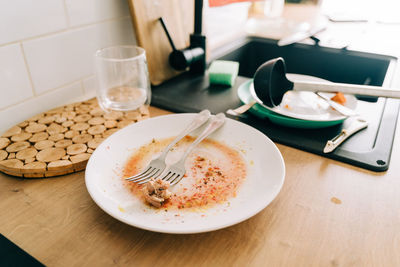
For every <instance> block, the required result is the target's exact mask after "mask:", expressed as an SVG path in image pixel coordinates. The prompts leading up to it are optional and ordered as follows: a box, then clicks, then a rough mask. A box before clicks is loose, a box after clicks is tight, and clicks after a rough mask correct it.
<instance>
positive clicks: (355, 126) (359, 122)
mask: <svg viewBox="0 0 400 267" xmlns="http://www.w3.org/2000/svg"><path fill="white" fill-rule="evenodd" d="M367 126H368V122H367V121H365V120H363V119H361V118H357V119H356V120H355V121H354V122H353V123H352V124H351V125H350V126H349V128H347V129H342V131H341V132H340V133H339V134H338V135H336V136H335V137H334V138H332V139H331V140H329V141H328V142H326V145H325V148H324V153H329V152H332V151H333V150H335V149H336V148H337V147H338V146H339V145H340V144H341V143H343V142H344V141H345V140H346V139H347V138H349V137H350V136H352V135H353V134H355V133H356V132H358V131H361V130H362V129H364V128H366V127H367Z"/></svg>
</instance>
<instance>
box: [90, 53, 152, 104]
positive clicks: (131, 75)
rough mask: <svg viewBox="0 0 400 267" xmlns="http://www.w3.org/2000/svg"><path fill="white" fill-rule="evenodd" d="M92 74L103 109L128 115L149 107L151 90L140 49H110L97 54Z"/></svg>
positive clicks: (143, 54) (144, 57)
mask: <svg viewBox="0 0 400 267" xmlns="http://www.w3.org/2000/svg"><path fill="white" fill-rule="evenodd" d="M95 74H96V78H97V99H98V102H99V105H100V107H101V108H102V109H104V110H106V111H109V110H120V111H129V110H135V109H137V108H139V107H140V106H142V105H149V104H150V99H151V87H150V79H149V73H148V69H147V60H146V52H145V50H144V49H143V48H141V47H136V46H113V47H108V48H104V49H100V50H98V51H96V53H95Z"/></svg>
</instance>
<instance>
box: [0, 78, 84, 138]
mask: <svg viewBox="0 0 400 267" xmlns="http://www.w3.org/2000/svg"><path fill="white" fill-rule="evenodd" d="M84 99H87V98H85V95H84V94H83V89H82V82H80V81H78V82H75V83H73V84H70V85H67V86H65V87H62V88H58V89H56V90H53V91H51V92H50V93H48V94H44V95H41V96H38V97H35V98H31V99H29V100H27V101H24V102H21V103H19V104H17V105H14V106H12V107H10V108H8V109H6V110H3V111H1V112H0V121H1V124H0V132H4V131H5V130H7V129H8V128H10V127H12V126H14V125H15V124H16V123H18V122H21V121H23V120H26V119H28V118H30V117H32V116H33V115H35V114H39V113H41V112H45V111H46V110H49V109H52V108H56V107H58V106H62V105H65V104H69V103H73V102H77V101H82V100H84Z"/></svg>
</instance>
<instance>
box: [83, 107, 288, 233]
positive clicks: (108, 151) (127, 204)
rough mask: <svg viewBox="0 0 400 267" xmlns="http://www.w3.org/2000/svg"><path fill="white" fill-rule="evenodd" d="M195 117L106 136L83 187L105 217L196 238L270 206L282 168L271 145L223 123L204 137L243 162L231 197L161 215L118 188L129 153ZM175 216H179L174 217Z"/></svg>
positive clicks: (253, 132) (176, 131)
mask: <svg viewBox="0 0 400 267" xmlns="http://www.w3.org/2000/svg"><path fill="white" fill-rule="evenodd" d="M194 116H195V114H191V113H190V114H189V113H186V114H173V115H166V116H160V117H155V118H151V119H147V120H144V121H141V122H138V123H135V124H132V125H129V126H127V127H125V128H123V129H121V130H119V131H118V132H116V133H114V134H113V135H111V136H110V137H108V138H107V139H106V140H105V141H103V143H102V144H101V145H100V146H99V147H98V148H97V149H96V150H95V152H94V153H93V155H92V156H91V158H90V160H89V162H88V164H87V167H86V173H85V181H86V187H87V190H88V192H89V194H90V196H91V197H92V198H93V200H94V201H95V202H96V204H97V205H98V206H99V207H100V208H102V209H103V210H104V211H105V212H106V213H108V214H109V215H111V216H113V217H114V218H116V219H118V220H120V221H121V222H124V223H127V224H129V225H132V226H135V227H138V228H142V229H146V230H150V231H155V232H164V233H177V234H184V233H199V232H207V231H213V230H217V229H221V228H224V227H228V226H231V225H234V224H237V223H240V222H242V221H244V220H246V219H248V218H250V217H252V216H254V215H255V214H257V213H258V212H260V211H261V210H263V209H264V208H265V207H267V206H268V205H269V203H271V201H273V200H274V199H275V197H276V196H277V195H278V193H279V192H280V190H281V188H282V185H283V182H284V177H285V165H284V161H283V158H282V155H281V153H280V152H279V150H278V148H277V147H276V146H275V144H274V143H273V142H272V141H271V140H270V139H269V138H268V137H266V136H265V135H264V134H262V133H261V132H259V131H258V130H256V129H254V128H252V127H250V126H248V125H246V124H243V123H241V122H238V121H235V120H232V119H227V120H226V123H225V124H224V126H223V127H222V128H220V129H219V130H217V131H216V132H214V133H213V134H212V135H211V136H210V137H209V138H210V139H214V140H216V141H219V142H222V143H224V144H226V145H229V146H230V147H231V148H234V149H235V150H237V151H239V152H240V153H241V155H242V157H243V159H244V160H245V162H246V163H247V177H246V180H245V181H244V183H243V184H242V185H241V187H240V188H239V191H238V194H237V196H236V197H235V198H231V199H229V202H226V203H222V204H219V205H217V206H214V207H212V208H208V209H206V210H204V211H201V212H200V211H182V210H178V211H170V212H163V211H160V210H157V209H154V208H149V207H148V206H147V205H145V204H143V203H142V201H141V200H139V199H138V198H137V197H136V196H135V195H133V194H132V193H131V192H130V191H129V190H128V189H127V188H126V187H125V186H124V184H123V180H122V175H121V170H122V168H123V166H124V164H125V162H126V161H127V160H128V158H129V157H130V156H131V155H132V153H133V150H134V149H136V148H139V147H141V146H142V145H144V144H146V143H149V142H150V141H151V140H152V139H153V138H155V139H162V138H168V137H173V136H176V135H178V134H179V133H180V131H181V130H182V129H183V128H184V127H185V126H186V125H187V124H188V123H189V122H190V121H191V120H192V119H193V117H194ZM176 215H179V216H176Z"/></svg>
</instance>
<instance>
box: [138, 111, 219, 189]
mask: <svg viewBox="0 0 400 267" xmlns="http://www.w3.org/2000/svg"><path fill="white" fill-rule="evenodd" d="M224 123H225V115H224V114H223V113H219V114H217V115H215V116H212V118H211V120H210V123H209V124H208V125H207V127H206V129H205V130H204V131H203V132H202V133H201V134H200V135H199V136H198V137H197V138H196V140H194V142H193V143H192V144H190V146H189V147H188V148H187V149H186V151H185V153H184V154H183V155H182V157H181V159H180V160H179V161H178V162H176V163H175V164H173V165H171V166H169V168H168V169H167V170H166V171H165V172H164V173H165V175H164V176H163V177H162V178H161V179H162V180H164V181H168V182H170V184H171V186H172V185H176V184H177V183H179V181H180V180H181V179H182V178H183V176H184V175H185V173H186V169H185V161H186V158H187V157H188V156H189V154H190V152H192V150H193V149H194V148H195V147H196V146H197V145H198V144H199V143H200V142H201V141H203V140H204V138H206V137H207V136H209V135H210V134H211V133H213V132H214V131H215V130H217V129H218V128H219V127H221V126H222V125H223V124H224ZM146 182H147V181H142V182H139V184H144V183H146Z"/></svg>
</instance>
